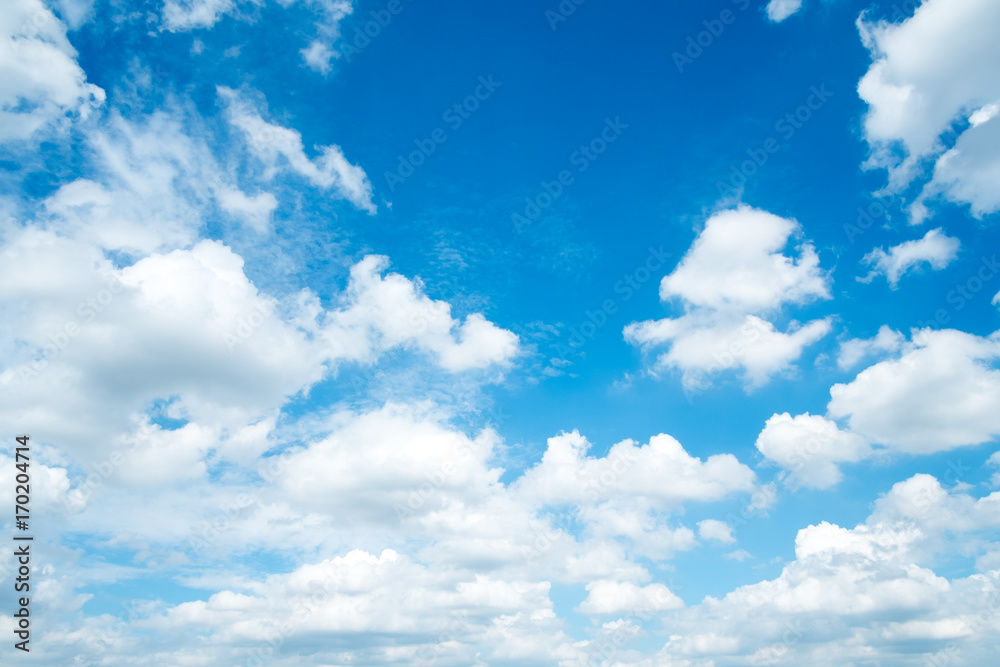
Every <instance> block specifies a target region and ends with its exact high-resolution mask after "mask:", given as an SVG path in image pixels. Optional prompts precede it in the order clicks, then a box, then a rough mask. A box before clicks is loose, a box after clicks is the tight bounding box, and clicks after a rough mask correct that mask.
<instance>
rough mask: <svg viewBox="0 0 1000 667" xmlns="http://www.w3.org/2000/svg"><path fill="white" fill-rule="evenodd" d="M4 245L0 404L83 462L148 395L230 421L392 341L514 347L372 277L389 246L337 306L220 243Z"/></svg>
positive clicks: (374, 354)
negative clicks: (156, 247)
mask: <svg viewBox="0 0 1000 667" xmlns="http://www.w3.org/2000/svg"><path fill="white" fill-rule="evenodd" d="M7 241H8V242H7V243H6V245H5V246H4V248H3V251H2V258H3V260H4V261H3V263H2V266H0V285H2V287H0V312H3V314H4V316H5V322H6V326H7V327H8V328H9V331H10V332H11V334H12V338H13V347H12V348H11V349H9V350H8V354H7V355H6V358H5V368H4V370H3V371H2V372H0V396H2V398H3V400H2V401H0V404H2V405H3V406H4V407H3V410H2V413H3V414H4V415H5V416H6V417H7V418H11V417H12V416H13V414H15V413H16V414H18V415H19V416H18V418H17V419H18V423H19V424H21V425H22V427H23V428H25V429H28V430H31V431H32V432H33V433H35V434H36V435H37V436H38V437H41V438H44V439H47V440H51V441H58V442H61V443H63V444H64V445H65V447H66V449H67V450H68V451H70V452H72V453H73V454H74V455H76V456H82V457H83V459H84V460H88V459H89V458H91V457H94V456H101V455H103V454H104V453H106V450H107V449H110V448H111V446H112V445H113V442H114V441H115V440H116V438H118V437H119V436H120V435H122V434H124V433H128V432H131V431H132V430H134V428H135V422H134V420H135V418H136V415H137V414H144V413H145V411H146V410H148V406H149V405H150V402H151V401H155V400H169V401H170V402H171V405H172V406H173V408H172V409H174V410H175V411H176V412H177V415H176V416H177V417H178V418H182V419H184V420H188V421H193V422H197V423H199V424H201V425H202V426H205V427H211V428H224V427H225V428H232V429H235V428H239V427H243V426H246V425H247V424H251V423H256V422H257V421H258V420H260V419H261V418H263V417H265V416H267V415H269V414H270V413H271V411H272V410H275V409H277V408H279V407H280V406H281V405H282V404H283V403H284V402H285V401H286V400H287V398H288V397H289V396H292V395H294V394H296V393H297V392H299V391H301V390H303V389H306V388H308V387H309V386H311V385H312V384H313V383H315V382H316V381H318V380H320V379H321V378H322V377H324V375H325V374H326V373H327V370H328V367H329V366H330V365H335V364H342V363H348V362H363V363H366V364H371V363H374V362H376V361H377V360H378V359H379V357H380V355H381V353H382V352H384V351H385V350H388V349H391V348H393V347H412V348H413V349H414V350H416V351H420V352H426V353H429V354H430V355H431V356H432V358H433V359H434V360H435V361H437V362H438V365H439V366H440V367H441V368H442V369H444V370H445V371H447V372H459V371H463V370H470V369H481V368H486V367H488V366H490V365H492V364H495V363H499V364H504V363H507V362H509V361H510V360H511V359H512V358H513V356H514V355H515V354H516V353H517V350H518V347H517V337H516V336H515V335H514V334H512V333H510V332H508V331H505V330H503V329H500V328H498V327H496V326H495V325H494V324H492V323H491V322H489V321H487V320H486V319H485V318H484V317H482V316H481V315H478V314H472V315H469V316H468V317H467V318H465V320H464V321H462V322H459V321H457V320H454V319H453V318H452V317H451V315H450V306H449V305H448V304H446V303H443V302H439V301H433V300H431V299H429V298H427V297H425V296H423V295H422V294H420V292H419V288H418V286H417V285H415V284H414V283H412V282H411V281H409V280H407V279H406V278H404V277H402V276H399V275H396V274H390V275H389V276H386V277H382V276H381V275H380V273H381V271H382V269H384V268H385V266H386V263H387V260H385V258H378V257H371V258H368V259H366V260H363V261H362V262H360V263H359V264H358V265H356V266H355V267H354V270H353V271H352V276H351V281H350V282H349V284H348V287H347V289H346V291H345V292H344V293H343V294H342V295H341V297H342V298H341V299H340V302H341V307H340V308H338V309H334V310H329V311H324V310H323V309H321V308H319V307H318V298H317V297H316V296H315V295H313V294H311V293H309V292H304V293H302V294H300V295H290V296H289V297H288V298H286V299H285V300H283V301H281V302H279V301H278V300H277V299H275V298H273V297H270V296H268V295H265V294H262V293H261V292H259V291H258V290H257V288H256V287H255V286H254V285H253V283H251V282H250V281H249V279H248V278H247V277H246V275H245V273H244V271H243V260H242V258H241V257H240V256H238V255H236V254H235V253H234V252H232V250H231V249H229V248H228V247H226V246H224V245H222V244H221V243H219V242H215V241H202V242H200V243H198V244H197V245H195V246H194V247H193V248H191V249H190V250H175V251H173V252H169V253H165V254H154V255H150V256H149V257H146V258H144V259H142V260H139V261H138V262H136V263H135V264H133V265H131V266H126V267H125V268H123V269H115V268H114V267H113V266H112V265H111V263H110V262H109V261H108V260H106V259H104V257H103V256H102V253H101V252H100V250H99V249H98V248H96V247H94V246H91V245H89V244H86V243H82V242H79V241H72V240H69V239H65V238H62V237H60V236H57V235H55V234H52V233H49V232H41V231H38V230H36V229H33V228H30V227H29V228H25V229H23V230H18V231H16V232H15V233H14V235H13V236H12V237H10V238H8V239H7ZM109 341H114V343H113V344H111V343H110V342H109ZM53 397H58V400H56V399H54V398H53ZM40 406H47V407H46V408H42V407H40ZM140 421H142V420H141V419H140ZM199 441H201V440H199ZM149 446H150V447H155V446H156V445H155V443H153V442H150V443H149ZM200 447H201V451H205V450H207V449H208V445H207V444H203V445H200ZM196 449H197V448H196ZM161 451H162V452H163V453H164V454H165V455H169V456H173V457H184V456H188V455H193V454H192V450H190V449H188V448H186V447H165V448H161ZM184 452H187V453H186V454H184ZM160 463H161V465H166V464H165V462H164V461H161V462H160ZM166 467H167V468H171V466H170V465H167V466H166ZM182 468H183V466H182V465H180V463H177V468H176V469H177V470H181V469H182Z"/></svg>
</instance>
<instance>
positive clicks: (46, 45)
mask: <svg viewBox="0 0 1000 667" xmlns="http://www.w3.org/2000/svg"><path fill="white" fill-rule="evenodd" d="M76 55H77V54H76V50H75V49H74V48H73V46H72V45H71V44H70V43H69V40H68V39H67V38H66V25H65V24H64V23H63V22H62V21H60V20H59V19H58V18H56V16H55V15H54V14H53V13H52V12H51V11H50V10H49V8H48V7H46V6H45V5H44V4H43V3H42V2H41V1H40V0H11V2H8V3H6V5H5V7H4V11H3V13H2V16H0V142H6V141H12V140H23V139H29V138H31V137H32V136H33V135H34V134H35V133H36V132H40V131H42V130H43V129H45V128H59V127H61V126H64V125H65V124H66V122H67V120H68V119H67V115H77V116H79V117H81V118H86V116H87V115H88V114H89V113H90V111H91V110H93V109H94V108H95V107H98V106H100V105H101V104H103V103H104V98H105V94H104V91H103V90H102V89H101V88H98V87H97V86H95V85H93V84H91V83H87V76H86V74H85V73H84V71H83V70H82V69H81V68H80V66H79V64H77V61H76Z"/></svg>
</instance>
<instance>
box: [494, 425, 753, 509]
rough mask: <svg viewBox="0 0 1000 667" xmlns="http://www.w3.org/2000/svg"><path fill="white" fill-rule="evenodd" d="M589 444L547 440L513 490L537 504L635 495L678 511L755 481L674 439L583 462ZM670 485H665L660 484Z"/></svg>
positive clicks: (732, 460)
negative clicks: (666, 481) (537, 459)
mask: <svg viewBox="0 0 1000 667" xmlns="http://www.w3.org/2000/svg"><path fill="white" fill-rule="evenodd" d="M589 449H590V443H589V442H588V441H587V439H586V438H584V437H583V436H582V435H580V434H579V433H578V432H577V431H573V432H572V433H563V434H561V435H558V436H556V437H554V438H549V440H548V447H547V448H546V450H545V453H544V454H543V455H542V460H541V461H540V462H539V463H538V464H537V465H536V466H534V467H533V468H531V469H530V470H528V471H527V472H525V474H524V475H523V476H522V477H521V478H520V479H518V481H517V482H516V483H515V485H514V490H515V491H517V492H519V493H521V494H523V495H524V496H525V497H526V498H528V499H530V500H532V501H533V502H536V503H545V504H560V503H580V502H583V501H584V500H591V501H595V500H607V499H614V498H620V497H622V496H629V497H631V496H635V495H639V496H642V497H643V498H646V499H649V500H653V501H657V502H659V503H662V504H663V506H664V507H670V506H678V505H680V504H681V503H684V502H687V501H713V500H719V499H721V498H723V497H725V496H726V495H728V494H730V493H734V492H740V491H742V492H750V491H752V490H753V489H754V487H755V484H756V475H754V473H753V471H752V470H750V468H748V467H747V466H745V465H744V464H742V463H740V462H739V461H738V460H737V459H736V457H735V456H733V455H732V454H716V455H714V456H710V457H708V458H707V459H706V460H705V461H702V460H701V459H700V458H698V457H694V456H691V455H690V454H688V453H687V452H686V451H684V448H683V447H682V446H681V444H680V443H679V442H678V441H677V440H676V439H675V438H673V437H671V436H669V435H666V434H662V433H661V434H660V435H656V436H653V437H652V438H650V439H649V443H648V444H646V445H640V446H637V443H636V442H634V441H632V440H623V441H622V442H619V443H617V444H615V445H613V446H612V447H611V449H610V450H608V453H607V455H605V456H603V457H600V458H595V457H590V456H587V450H589ZM664 479H669V480H670V483H669V484H664V483H663V480H664Z"/></svg>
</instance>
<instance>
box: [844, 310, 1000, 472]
mask: <svg viewBox="0 0 1000 667" xmlns="http://www.w3.org/2000/svg"><path fill="white" fill-rule="evenodd" d="M998 337H1000V336H998V334H993V335H991V336H989V337H988V338H981V337H978V336H973V335H971V334H967V333H963V332H961V331H954V330H944V331H935V330H931V329H923V330H920V331H915V332H914V333H913V336H912V339H911V342H910V343H909V344H908V345H906V346H905V348H904V350H903V352H902V355H901V356H900V357H899V358H898V359H890V360H886V361H881V362H879V363H877V364H875V365H874V366H871V367H869V368H867V369H865V370H863V371H862V372H861V373H859V374H858V376H857V377H856V378H855V379H854V380H853V381H852V382H850V383H848V384H836V385H834V386H833V387H832V388H831V389H830V395H831V400H830V403H829V405H828V407H827V409H828V412H829V414H830V415H831V416H832V417H834V418H836V419H846V420H847V422H848V424H849V425H850V428H851V430H852V431H854V432H856V433H858V434H860V435H862V436H864V437H865V438H867V439H868V440H869V441H871V442H875V443H880V444H883V445H887V446H889V447H892V448H895V449H898V450H901V451H904V452H909V453H914V454H926V453H931V452H938V451H944V450H948V449H953V448H955V447H962V446H965V445H975V444H979V443H982V442H987V441H989V440H992V439H993V438H995V437H996V436H998V435H1000V412H998V411H997V409H996V406H997V405H1000V371H998V370H996V369H995V368H994V367H993V366H994V364H995V360H996V359H997V357H1000V340H998Z"/></svg>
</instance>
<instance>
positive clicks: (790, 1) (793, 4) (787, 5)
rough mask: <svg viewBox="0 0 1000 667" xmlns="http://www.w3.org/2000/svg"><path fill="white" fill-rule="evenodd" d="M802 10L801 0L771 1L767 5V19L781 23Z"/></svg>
mask: <svg viewBox="0 0 1000 667" xmlns="http://www.w3.org/2000/svg"><path fill="white" fill-rule="evenodd" d="M800 9H802V0H771V1H770V2H768V3H767V18H769V19H771V20H772V21H774V22H775V23H781V22H782V21H784V20H785V19H787V18H788V17H789V16H791V15H792V14H795V13H796V12H798V11H799V10H800Z"/></svg>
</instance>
